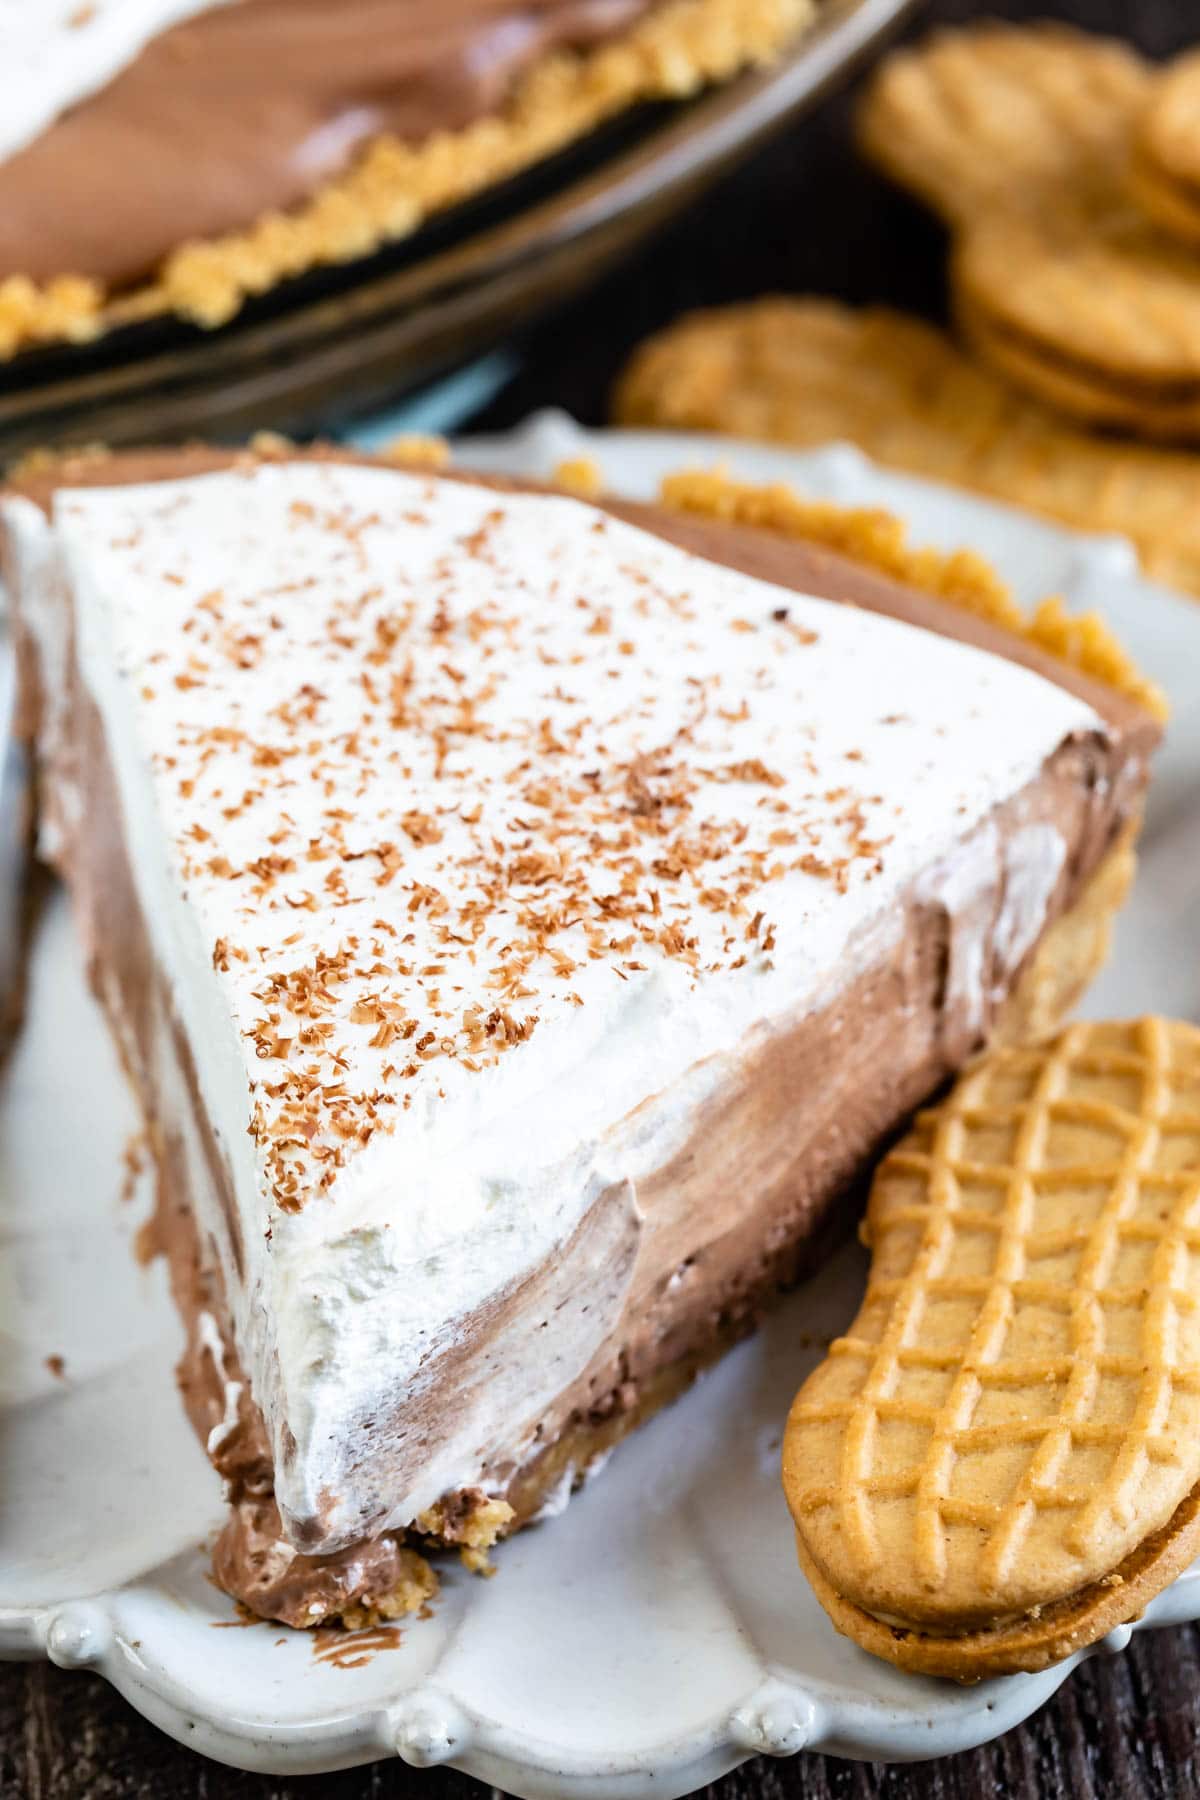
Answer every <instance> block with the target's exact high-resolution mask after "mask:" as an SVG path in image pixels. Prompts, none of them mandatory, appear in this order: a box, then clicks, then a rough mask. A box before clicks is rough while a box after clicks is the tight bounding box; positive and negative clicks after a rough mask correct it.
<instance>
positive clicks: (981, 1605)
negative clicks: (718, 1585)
mask: <svg viewBox="0 0 1200 1800" xmlns="http://www.w3.org/2000/svg"><path fill="white" fill-rule="evenodd" d="M863 1235H864V1238H865V1241H866V1242H867V1243H868V1244H869V1245H870V1248H871V1253H872V1257H871V1269H870V1275H869V1277H868V1282H867V1291H866V1294H865V1296H864V1299H863V1303H862V1306H861V1308H860V1309H859V1313H858V1316H857V1318H856V1319H855V1320H854V1322H853V1324H852V1325H851V1326H850V1328H849V1330H848V1332H847V1333H846V1335H845V1336H844V1337H842V1338H839V1339H837V1340H836V1341H835V1342H834V1344H833V1345H832V1346H831V1348H830V1351H829V1354H828V1356H827V1357H826V1359H825V1361H824V1362H823V1363H822V1364H821V1366H820V1367H819V1368H818V1369H816V1370H815V1371H814V1372H813V1374H812V1375H811V1376H810V1377H809V1379H808V1380H807V1381H806V1382H805V1384H804V1386H803V1387H802V1388H801V1389H800V1392H799V1394H798V1395H797V1396H796V1400H795V1402H794V1404H793V1406H792V1410H791V1414H790V1416H789V1419H788V1425H787V1432H786V1435H785V1440H784V1452H783V1480H784V1488H785V1491H786V1494H787V1499H788V1504H789V1506H790V1508H791V1511H792V1516H793V1519H794V1521H795V1525H796V1538H797V1545H798V1549H799V1553H800V1561H801V1564H802V1566H803V1568H804V1569H805V1572H806V1573H807V1574H808V1576H809V1578H810V1580H811V1582H812V1584H813V1586H814V1588H815V1590H816V1593H817V1596H818V1598H819V1599H820V1600H821V1602H822V1604H823V1605H824V1606H825V1608H826V1610H827V1611H828V1612H829V1613H830V1615H831V1617H832V1618H833V1621H834V1623H835V1624H836V1625H837V1626H838V1628H839V1630H841V1631H843V1632H845V1633H846V1634H847V1635H848V1636H850V1637H852V1638H854V1639H856V1640H857V1641H858V1642H859V1643H860V1644H862V1645H863V1647H864V1648H865V1649H868V1650H871V1651H873V1652H874V1653H875V1654H876V1655H878V1656H883V1657H885V1658H886V1659H887V1660H888V1661H890V1662H894V1663H897V1664H899V1665H900V1666H901V1667H904V1668H910V1669H914V1670H918V1671H921V1672H924V1673H927V1674H938V1675H949V1676H952V1677H954V1678H956V1679H958V1680H965V1681H974V1680H979V1679H981V1678H982V1677H984V1676H987V1675H993V1674H1004V1673H1010V1672H1013V1671H1016V1670H1021V1669H1025V1670H1034V1669H1040V1668H1045V1667H1046V1666H1048V1665H1049V1664H1050V1663H1052V1662H1055V1661H1058V1660H1060V1659H1061V1658H1062V1657H1063V1656H1066V1655H1069V1654H1071V1652H1072V1651H1074V1650H1076V1649H1079V1648H1081V1647H1082V1646H1084V1645H1086V1644H1089V1643H1093V1642H1095V1641H1096V1639H1097V1638H1099V1637H1102V1636H1103V1635H1105V1634H1106V1633H1107V1632H1108V1631H1109V1630H1111V1629H1112V1628H1113V1627H1114V1626H1115V1625H1118V1624H1121V1623H1123V1622H1125V1621H1127V1620H1130V1619H1132V1618H1135V1617H1137V1615H1138V1614H1139V1613H1140V1612H1141V1611H1142V1609H1143V1608H1144V1607H1145V1605H1146V1603H1147V1602H1148V1601H1149V1600H1150V1599H1151V1598H1152V1597H1153V1595H1154V1594H1156V1593H1157V1592H1159V1590H1160V1589H1161V1588H1163V1587H1165V1586H1166V1584H1167V1583H1168V1582H1169V1581H1170V1580H1171V1579H1172V1578H1173V1577H1174V1576H1175V1575H1176V1574H1177V1573H1179V1572H1180V1571H1181V1570H1182V1569H1183V1568H1185V1567H1186V1566H1187V1564H1188V1563H1189V1562H1190V1561H1191V1560H1192V1559H1193V1558H1194V1557H1195V1556H1196V1555H1197V1554H1200V1029H1198V1028H1196V1027H1195V1026H1191V1025H1185V1024H1180V1023H1175V1022H1172V1021H1169V1020H1165V1019H1157V1018H1149V1019H1140V1020H1136V1021H1133V1022H1131V1023H1127V1024H1090V1023H1085V1024H1077V1025H1072V1026H1070V1027H1069V1028H1068V1029H1067V1030H1066V1031H1064V1032H1062V1033H1061V1034H1060V1035H1059V1036H1058V1037H1056V1038H1054V1039H1052V1040H1050V1041H1048V1042H1047V1043H1045V1044H1043V1045H1041V1046H1039V1047H1037V1048H1033V1049H1012V1050H1003V1049H1002V1050H999V1051H995V1052H992V1053H990V1054H988V1055H986V1056H984V1057H983V1058H981V1059H980V1060H979V1061H978V1062H976V1063H975V1064H974V1066H973V1067H971V1068H970V1069H969V1070H968V1071H967V1072H966V1074H964V1075H963V1077H962V1078H961V1079H960V1080H959V1082H958V1083H957V1084H956V1086H955V1087H954V1089H953V1090H952V1092H951V1093H950V1095H949V1096H948V1097H947V1099H946V1100H945V1101H944V1102H943V1103H942V1104H941V1105H940V1106H938V1107H936V1108H934V1109H933V1110H931V1111H929V1112H924V1113H921V1114H919V1115H918V1117H917V1120H916V1122H915V1124H914V1126H913V1129H912V1130H911V1132H910V1133H909V1135H908V1136H907V1137H906V1138H905V1139H904V1140H903V1141H902V1142H901V1143H900V1144H899V1145H898V1146H897V1147H896V1149H894V1150H893V1151H892V1152H891V1153H890V1154H889V1155H888V1156H886V1157H885V1158H884V1160H883V1162H882V1163H881V1165H880V1167H879V1169H878V1171H877V1173H876V1176H875V1181H874V1185H873V1188H872V1192H871V1197H870V1202H869V1205H868V1209H867V1216H866V1220H865V1223H864V1227H863Z"/></svg>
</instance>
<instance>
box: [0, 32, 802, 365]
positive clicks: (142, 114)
mask: <svg viewBox="0 0 1200 1800" xmlns="http://www.w3.org/2000/svg"><path fill="white" fill-rule="evenodd" d="M813 4H814V0H436V3H435V0H90V3H89V0H82V3H81V0H36V4H30V3H29V0H0V44H2V45H3V56H2V58H0V98H2V101H3V104H2V105H0V357H4V356H11V355H12V354H13V353H14V352H15V351H17V350H19V349H21V348H22V347H23V346H26V345H30V344H35V343H45V342H50V341H55V340H61V339H75V340H83V339H87V338H89V337H92V336H94V335H95V334H96V333H97V332H99V331H101V330H103V329H105V328H106V327H107V326H108V325H111V324H114V323H119V322H123V321H130V320H136V319H139V318H145V317H148V316H151V315H153V314H156V313H161V312H164V311H166V312H175V313H178V314H181V315H182V316H184V317H186V318H189V319H191V320H193V321H195V322H197V323H199V324H201V325H205V326H213V325H219V324H221V323H222V322H223V321H225V320H226V319H228V318H230V317H231V316H232V315H233V314H234V313H235V312H236V311H237V310H238V308H239V307H240V306H241V305H242V303H243V301H244V300H245V299H246V298H247V297H248V296H250V295H254V294H260V293H262V292H264V291H265V290H266V289H268V288H270V287H271V286H273V285H274V284H275V283H277V282H279V281H281V280H283V279H284V278H286V277H287V276H291V275H296V274H298V273H300V272H302V271H304V270H306V269H309V268H312V267H314V266H316V265H318V264H322V263H336V262H344V261H348V260H353V259H354V258H357V257H361V256H363V255H366V254H368V253H370V252H371V251H373V250H375V249H377V248H378V247H380V246H381V245H383V244H385V243H387V242H389V241H392V240H395V239H397V238H400V237H403V236H404V235H405V234H407V233H408V232H410V231H412V230H413V229H414V228H415V227H416V226H417V225H418V224H419V223H420V222H421V221H422V220H423V219H424V218H426V217H427V216H428V215H429V214H430V213H432V212H434V211H437V210H438V209H440V208H444V207H447V206H449V205H451V204H453V203H454V202H455V201H457V200H461V199H463V198H464V197H466V196H467V195H470V194H473V193H475V192H477V191H478V190H480V189H481V188H484V187H486V186H489V185H491V184H493V183H495V182H497V181H500V180H502V179H503V178H504V177H506V176H508V175H511V174H513V173H514V172H516V171H517V170H519V169H521V168H523V167H526V166H527V165H529V164H530V163H532V162H535V161H537V160H538V159H540V158H543V157H545V156H547V155H549V154H551V153H552V152H553V151H555V150H557V149H560V148H561V147H562V146H563V145H565V144H567V143H569V142H571V141H572V140H574V139H576V138H578V137H580V136H582V135H583V134H584V133H586V132H588V131H589V130H591V129H593V128H594V127H595V126H597V125H599V124H601V123H602V122H603V121H604V120H605V119H607V118H609V117H611V116H612V115H613V114H615V113H617V112H619V111H621V110H622V109H624V108H627V107H630V106H633V105H635V104H637V103H638V102H639V101H644V100H652V99H661V98H668V97H678V96H681V95H685V94H688V93H691V92H693V91H695V90H696V89H697V88H699V87H701V86H703V85H704V84H706V83H708V82H712V81H719V80H722V79H725V78H728V77H729V76H732V75H734V74H736V73H737V72H738V71H739V70H740V69H742V68H745V67H747V66H749V65H752V64H755V63H762V62H766V61H769V60H770V59H771V58H772V57H773V56H775V55H776V54H777V53H778V52H779V51H780V50H781V49H782V48H783V46H784V45H785V44H786V43H787V42H788V41H789V39H791V38H792V37H794V36H795V35H796V34H797V33H798V32H800V31H801V30H802V29H803V27H804V26H805V25H806V23H807V22H808V21H809V19H810V17H811V15H812V11H813Z"/></svg>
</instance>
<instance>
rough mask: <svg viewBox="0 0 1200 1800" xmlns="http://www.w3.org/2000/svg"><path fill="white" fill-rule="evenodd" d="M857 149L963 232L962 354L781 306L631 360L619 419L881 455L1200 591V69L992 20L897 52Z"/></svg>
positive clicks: (683, 334)
mask: <svg viewBox="0 0 1200 1800" xmlns="http://www.w3.org/2000/svg"><path fill="white" fill-rule="evenodd" d="M858 123H859V138H860V142H861V145H862V148H863V150H864V152H865V153H866V155H867V156H868V157H870V158H871V160H873V161H874V162H875V163H877V164H878V165H879V166H880V167H881V168H883V169H884V170H885V171H886V173H887V174H888V175H889V176H891V177H892V179H894V180H895V181H897V182H899V183H900V184H902V185H903V186H905V187H907V188H908V189H910V190H911V191H912V192H913V193H915V194H916V195H917V196H918V197H920V198H921V199H922V200H923V201H925V202H926V203H927V204H928V205H930V206H931V207H932V208H933V209H934V210H935V211H936V212H937V213H938V214H939V215H940V216H941V217H942V218H943V219H944V220H945V222H946V223H947V225H948V227H949V229H950V232H951V251H950V288H951V298H952V311H953V315H954V318H955V321H956V325H957V329H958V334H959V337H960V339H961V341H962V345H963V346H964V347H963V348H960V347H959V346H958V345H957V344H956V343H955V342H954V341H953V339H952V338H951V337H949V336H948V335H946V334H944V333H942V332H939V331H937V330H934V329H932V328H930V327H927V326H925V325H923V324H921V323H920V322H918V321H916V320H911V319H906V318H904V317H902V316H901V315H898V314H895V313H892V312H889V311H883V310H877V311H870V312H866V313H856V312H854V311H852V310H850V309H848V308H845V307H842V306H840V305H837V304H836V303H833V302H829V301H818V300H809V299H797V300H782V299H770V300H764V301H759V302H755V303H752V304H750V305H746V306H740V307H734V308H730V309H726V310H724V311H721V312H718V313H710V314H701V315H696V316H694V317H693V318H691V319H687V320H684V321H682V322H681V323H679V324H677V325H675V326H673V327H671V328H670V329H669V330H668V331H666V332H665V333H663V334H662V335H661V336H659V337H658V338H656V339H654V340H652V341H651V342H650V343H649V344H647V345H645V346H643V347H642V349H641V350H640V351H639V353H638V354H637V356H636V357H635V358H634V360H633V362H632V364H631V365H630V367H629V369H628V370H627V372H626V374H625V376H624V379H623V381H622V383H621V385H620V388H619V391H618V397H617V409H618V413H619V415H620V416H621V417H622V418H623V419H624V420H626V421H628V422H636V423H648V424H656V425H669V426H676V427H691V428H703V429H715V430H723V431H731V432H736V433H740V434H743V435H753V436H765V437H771V438H776V439H780V440H783V441H787V442H792V443H817V442H821V441H826V440H828V439H830V438H848V439H851V440H852V441H855V442H857V443H859V444H860V445H861V446H862V447H863V448H864V449H865V450H866V451H867V452H868V453H869V454H871V455H874V456H876V457H878V458H879V459H880V460H881V461H884V462H890V463H892V464H895V465H896V466H899V467H903V468H908V469H912V470H914V471H916V472H917V473H920V474H926V475H930V476H933V477H935V478H939V479H944V480H951V481H955V482H958V483H959V484H961V485H965V486H968V487H972V488H975V489H978V490H980V491H982V492H985V493H991V494H994V495H997V496H999V497H1000V498H1002V499H1006V500H1010V501H1015V502H1017V503H1019V504H1023V505H1028V506H1032V507H1034V508H1035V509H1037V510H1039V511H1042V512H1045V513H1047V514H1049V515H1051V516H1053V517H1056V518H1059V519H1061V520H1063V521H1064V522H1066V523H1068V524H1070V525H1074V526H1077V527H1081V528H1084V529H1089V530H1111V531H1120V532H1123V533H1125V534H1126V535H1127V536H1129V537H1130V538H1132V539H1133V541H1134V542H1135V543H1136V545H1137V547H1138V550H1139V552H1140V554H1141V557H1142V560H1143V563H1144V566H1145V567H1146V569H1147V572H1148V573H1150V574H1152V575H1155V576H1157V577H1159V578H1160V579H1163V580H1166V581H1169V582H1172V583H1174V584H1175V585H1178V586H1180V587H1183V588H1187V589H1190V590H1191V591H1193V592H1197V593H1200V453H1198V450H1197V448H1196V447H1197V446H1200V55H1197V54H1190V55H1188V56H1185V57H1182V58H1180V59H1179V60H1178V61H1176V62H1175V63H1173V64H1170V65H1167V66H1166V67H1158V66H1156V65H1152V64H1149V63H1147V62H1146V61H1144V60H1143V59H1142V58H1140V57H1139V56H1138V55H1137V54H1136V53H1135V52H1134V51H1132V50H1131V49H1129V48H1128V47H1126V46H1125V45H1123V44H1120V43H1117V42H1114V41H1112V40H1108V39H1102V38H1095V37H1090V36H1087V35H1085V34H1083V33H1080V32H1077V31H1073V30H1070V29H1067V28H1065V27H1061V26H1055V25H1049V24H1047V25H1040V26H1032V27H1025V28H1015V27H1008V26H1003V25H994V24H987V25H977V26H970V27H967V28H965V29H962V30H958V31H948V32H942V33H939V34H937V35H935V36H934V37H932V38H931V39H929V40H927V41H926V42H925V43H924V44H923V45H920V46H918V47H917V48H915V49H913V50H906V51H900V52H897V53H896V54H894V55H893V56H892V57H891V58H889V59H888V60H887V61H886V62H885V63H884V65H883V66H882V68H881V69H880V71H879V73H878V75H877V76H876V77H875V79H874V80H873V81H872V83H871V84H870V85H869V87H868V89H867V91H866V94H865V96H864V99H863V102H862V105H861V108H860V112H859V120H858Z"/></svg>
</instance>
